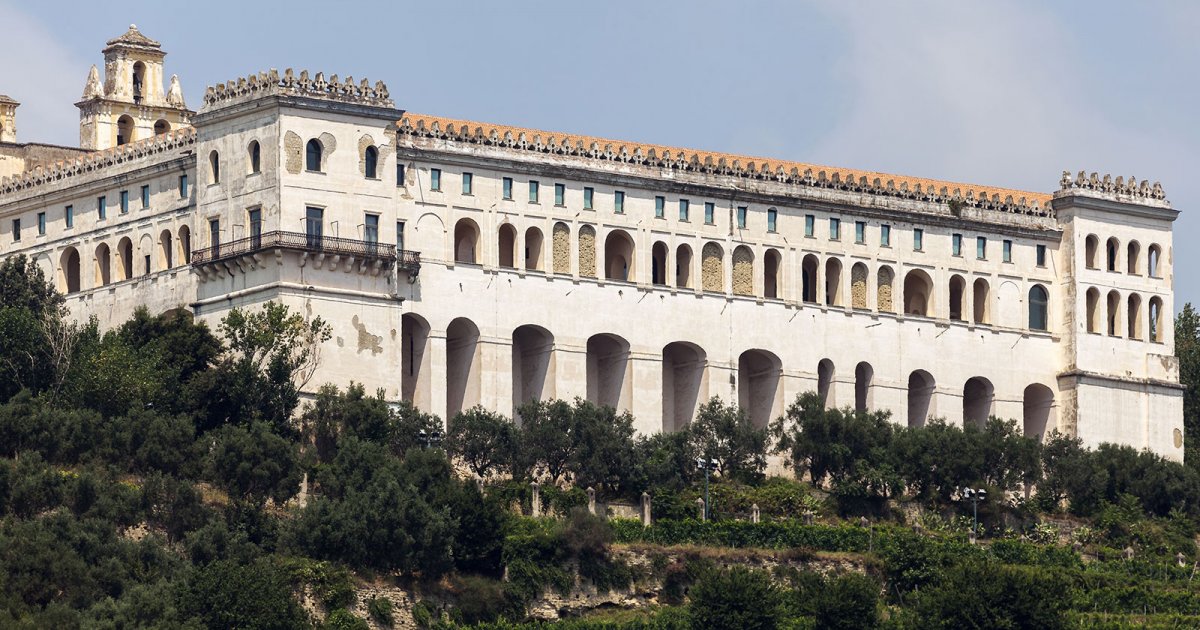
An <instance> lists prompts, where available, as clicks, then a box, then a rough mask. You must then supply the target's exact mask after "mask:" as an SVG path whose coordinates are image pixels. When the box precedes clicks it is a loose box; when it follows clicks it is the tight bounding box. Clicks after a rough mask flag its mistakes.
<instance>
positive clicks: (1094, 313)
mask: <svg viewBox="0 0 1200 630" xmlns="http://www.w3.org/2000/svg"><path fill="white" fill-rule="evenodd" d="M1087 331H1088V332H1090V333H1099V332H1100V291H1099V290H1097V289H1096V287H1091V288H1089V289H1088V290H1087Z"/></svg>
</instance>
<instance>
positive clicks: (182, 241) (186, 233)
mask: <svg viewBox="0 0 1200 630" xmlns="http://www.w3.org/2000/svg"><path fill="white" fill-rule="evenodd" d="M179 253H180V259H181V260H183V264H185V265H190V264H191V263H192V230H191V228H189V227H188V226H186V225H184V226H180V228H179Z"/></svg>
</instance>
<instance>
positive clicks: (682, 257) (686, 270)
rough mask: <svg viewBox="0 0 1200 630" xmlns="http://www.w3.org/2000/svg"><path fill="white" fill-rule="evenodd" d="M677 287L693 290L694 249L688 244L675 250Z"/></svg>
mask: <svg viewBox="0 0 1200 630" xmlns="http://www.w3.org/2000/svg"><path fill="white" fill-rule="evenodd" d="M675 286H677V287H679V288H680V289H690V288H692V248H691V247H689V246H688V245H686V244H685V245H680V246H679V247H677V248H676V249H675Z"/></svg>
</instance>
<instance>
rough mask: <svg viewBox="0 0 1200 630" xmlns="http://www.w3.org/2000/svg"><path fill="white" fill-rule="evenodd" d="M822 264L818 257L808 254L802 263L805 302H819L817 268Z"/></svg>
mask: <svg viewBox="0 0 1200 630" xmlns="http://www.w3.org/2000/svg"><path fill="white" fill-rule="evenodd" d="M820 266H821V263H820V262H819V261H818V259H817V257H816V256H814V255H813V254H806V255H805V256H804V260H802V261H801V263H800V276H801V278H800V284H801V287H800V289H801V294H802V296H801V297H802V298H803V300H804V301H805V302H809V303H811V304H816V303H817V268H818V267H820Z"/></svg>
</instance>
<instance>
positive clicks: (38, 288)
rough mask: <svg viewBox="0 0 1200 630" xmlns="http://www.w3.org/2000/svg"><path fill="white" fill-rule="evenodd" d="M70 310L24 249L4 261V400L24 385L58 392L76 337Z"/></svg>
mask: <svg viewBox="0 0 1200 630" xmlns="http://www.w3.org/2000/svg"><path fill="white" fill-rule="evenodd" d="M65 314H66V307H65V306H64V305H63V297H62V296H61V295H59V294H58V292H57V291H55V290H54V287H53V286H52V285H51V284H50V283H49V282H48V281H47V280H46V277H45V274H43V273H42V269H41V268H40V267H38V265H37V263H35V262H34V261H33V260H32V259H29V258H26V257H25V256H24V255H23V254H18V255H16V256H11V257H8V258H6V259H4V260H3V261H0V402H3V401H6V400H8V399H9V398H11V397H12V396H13V395H15V394H16V393H17V392H19V391H21V390H22V389H29V390H31V391H33V392H34V393H41V392H43V391H50V392H51V393H52V395H56V394H57V389H58V387H59V386H60V385H61V383H62V379H63V378H64V377H65V374H66V372H67V369H68V366H69V365H70V361H71V359H72V358H73V357H74V346H75V340H76V337H77V329H76V328H75V327H74V326H73V325H71V324H68V323H66V322H65V321H64V316H65Z"/></svg>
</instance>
